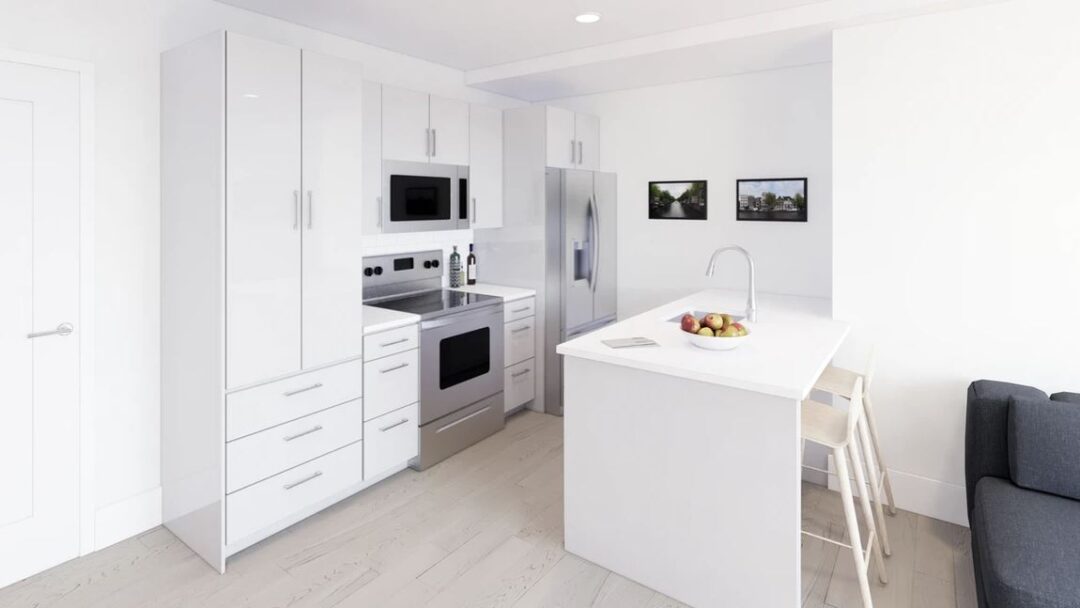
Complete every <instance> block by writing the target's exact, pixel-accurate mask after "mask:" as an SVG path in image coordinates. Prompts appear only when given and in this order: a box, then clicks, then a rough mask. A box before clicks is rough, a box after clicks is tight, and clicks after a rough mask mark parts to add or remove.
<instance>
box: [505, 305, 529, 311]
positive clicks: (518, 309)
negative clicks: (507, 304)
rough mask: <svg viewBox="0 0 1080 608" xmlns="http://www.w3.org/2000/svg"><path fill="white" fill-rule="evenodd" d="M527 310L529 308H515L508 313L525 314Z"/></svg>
mask: <svg viewBox="0 0 1080 608" xmlns="http://www.w3.org/2000/svg"><path fill="white" fill-rule="evenodd" d="M529 308H530V307H529V306H526V307H525V308H515V309H513V310H511V311H510V312H525V311H526V310H529Z"/></svg>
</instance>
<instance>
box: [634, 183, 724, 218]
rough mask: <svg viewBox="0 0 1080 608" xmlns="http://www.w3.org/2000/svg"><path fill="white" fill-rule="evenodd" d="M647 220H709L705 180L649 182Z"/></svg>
mask: <svg viewBox="0 0 1080 608" xmlns="http://www.w3.org/2000/svg"><path fill="white" fill-rule="evenodd" d="M649 219H650V220H705V219H709V205H708V183H707V182H706V181H705V180H699V181H682V182H649Z"/></svg>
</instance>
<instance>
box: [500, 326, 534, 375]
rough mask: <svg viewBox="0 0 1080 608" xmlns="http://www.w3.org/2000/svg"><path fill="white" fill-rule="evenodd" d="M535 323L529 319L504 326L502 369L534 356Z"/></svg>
mask: <svg viewBox="0 0 1080 608" xmlns="http://www.w3.org/2000/svg"><path fill="white" fill-rule="evenodd" d="M535 321H536V318H535V317H529V318H527V319H520V320H517V321H511V322H509V323H507V324H506V325H505V326H504V327H505V329H504V330H503V331H504V333H503V344H504V345H505V347H504V352H505V359H506V361H505V363H504V364H503V367H509V366H511V365H514V364H515V363H521V362H522V361H524V360H525V359H530V358H532V357H534V356H535V355H536V353H535V350H536V327H535V325H536V324H535Z"/></svg>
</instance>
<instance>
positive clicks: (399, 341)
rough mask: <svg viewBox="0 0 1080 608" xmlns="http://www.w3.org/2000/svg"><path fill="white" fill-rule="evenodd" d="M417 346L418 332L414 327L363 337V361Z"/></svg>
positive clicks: (418, 341)
mask: <svg viewBox="0 0 1080 608" xmlns="http://www.w3.org/2000/svg"><path fill="white" fill-rule="evenodd" d="M419 346H420V330H419V328H418V327H417V326H416V325H408V326H405V327H399V328H398V329H391V330H390V331H383V332H379V333H377V334H371V335H370V336H364V361H374V360H375V359H381V358H382V357H386V356H388V355H393V354H397V353H400V352H403V351H407V350H413V349H415V348H418V347H419Z"/></svg>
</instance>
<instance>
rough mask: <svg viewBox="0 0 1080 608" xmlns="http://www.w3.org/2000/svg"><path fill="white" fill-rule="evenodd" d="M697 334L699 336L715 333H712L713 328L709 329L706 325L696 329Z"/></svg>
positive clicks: (713, 334)
mask: <svg viewBox="0 0 1080 608" xmlns="http://www.w3.org/2000/svg"><path fill="white" fill-rule="evenodd" d="M697 335H699V336H715V335H716V334H715V333H713V330H711V329H709V328H708V327H702V328H701V329H699V330H697Z"/></svg>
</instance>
